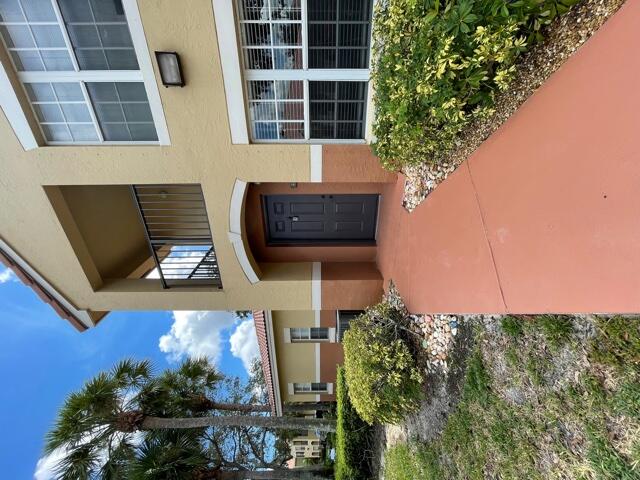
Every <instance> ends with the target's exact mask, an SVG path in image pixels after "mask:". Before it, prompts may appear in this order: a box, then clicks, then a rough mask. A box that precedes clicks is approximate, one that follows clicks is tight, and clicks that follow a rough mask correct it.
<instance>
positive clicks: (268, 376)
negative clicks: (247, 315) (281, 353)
mask: <svg viewBox="0 0 640 480" xmlns="http://www.w3.org/2000/svg"><path fill="white" fill-rule="evenodd" d="M253 323H254V324H255V326H256V335H257V337H258V347H259V348H260V360H261V363H262V371H263V372H264V380H265V383H266V384H267V394H268V396H269V405H271V414H272V415H276V386H275V383H274V381H273V372H272V371H271V358H270V356H269V341H268V339H267V320H266V317H265V314H264V310H254V311H253Z"/></svg>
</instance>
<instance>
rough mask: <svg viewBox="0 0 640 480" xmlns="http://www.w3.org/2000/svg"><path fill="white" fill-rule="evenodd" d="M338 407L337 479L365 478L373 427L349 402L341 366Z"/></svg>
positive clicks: (336, 435)
mask: <svg viewBox="0 0 640 480" xmlns="http://www.w3.org/2000/svg"><path fill="white" fill-rule="evenodd" d="M336 403H337V407H338V413H337V417H338V420H337V424H336V434H335V447H336V460H335V469H334V474H335V478H336V480H360V479H362V480H364V479H368V478H370V474H371V465H370V459H369V458H367V457H366V456H365V455H364V452H366V451H368V450H370V443H371V433H372V432H371V427H370V426H369V425H367V424H366V423H365V422H363V421H362V419H361V418H360V417H359V416H358V414H357V413H356V411H355V409H354V408H353V406H352V405H351V402H350V401H349V391H348V388H347V381H346V378H345V373H344V368H342V367H338V372H337V379H336Z"/></svg>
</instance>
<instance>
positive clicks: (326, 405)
mask: <svg viewBox="0 0 640 480" xmlns="http://www.w3.org/2000/svg"><path fill="white" fill-rule="evenodd" d="M330 409H331V402H316V403H303V402H300V403H287V404H285V405H284V407H283V410H284V411H285V412H307V411H311V410H316V411H322V412H328V411H329V410H330Z"/></svg>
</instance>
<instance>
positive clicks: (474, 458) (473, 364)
mask: <svg viewBox="0 0 640 480" xmlns="http://www.w3.org/2000/svg"><path fill="white" fill-rule="evenodd" d="M507 318H509V317H507ZM505 320H506V319H505ZM558 320H559V321H558ZM506 324H507V325H506V328H505V324H504V321H503V328H502V330H503V332H504V334H506V335H508V336H509V337H510V338H512V339H514V340H515V342H507V344H506V345H505V344H501V343H500V342H497V343H493V344H490V345H491V346H486V345H488V344H487V342H485V341H484V340H486V339H487V338H488V336H489V335H496V333H490V332H488V331H484V330H481V331H480V332H479V333H478V335H479V336H480V338H479V341H478V342H476V347H475V350H474V351H473V352H472V354H471V355H470V356H469V357H468V358H467V367H466V374H465V385H464V388H463V394H462V398H461V400H460V402H459V403H458V405H457V407H456V409H455V410H454V412H453V413H452V414H451V415H450V416H449V418H448V419H447V423H446V425H445V427H444V430H443V431H442V432H441V434H440V435H439V436H438V437H437V438H436V439H435V440H433V441H431V442H429V443H423V444H419V443H410V444H408V445H398V446H396V447H394V448H392V449H390V450H389V451H388V452H387V454H386V457H385V465H386V467H385V478H386V479H388V480H395V479H409V478H420V479H440V478H451V479H469V480H475V479H477V480H480V479H485V478H502V479H511V478H527V479H546V478H584V479H624V480H637V479H640V440H639V439H638V434H637V432H639V431H640V374H639V373H638V369H637V366H638V362H637V361H638V359H639V358H640V357H639V355H640V341H639V340H640V332H639V331H638V325H639V324H638V320H629V319H624V320H622V319H620V318H618V317H614V318H607V319H604V318H602V319H600V318H599V319H597V321H596V329H597V333H596V337H595V338H593V339H592V340H591V341H589V342H588V343H587V342H584V341H582V340H580V339H579V338H577V337H576V336H575V335H574V333H573V332H574V329H573V322H572V321H571V319H570V317H556V316H540V317H536V318H534V319H531V321H524V322H523V321H522V320H520V319H518V318H512V319H511V320H507V322H506ZM497 335H500V334H499V333H498V334H497ZM483 336H484V337H483ZM516 342H517V343H516ZM580 342H584V343H580ZM550 343H553V344H554V345H555V346H559V345H565V347H566V348H567V349H569V351H570V352H574V353H575V354H576V355H578V354H580V352H584V351H585V349H586V352H587V353H586V355H587V356H588V357H589V359H590V360H591V361H592V363H589V368H588V369H587V370H580V369H576V372H577V374H576V375H573V374H571V375H569V376H568V377H567V378H565V379H564V380H562V381H558V376H557V375H558V372H557V366H556V365H555V363H554V361H555V359H556V357H555V356H556V355H559V352H558V349H557V348H551V349H548V348H545V345H548V344H550ZM483 345H484V346H483ZM500 345H501V346H500ZM516 345H517V346H518V347H520V348H516ZM497 348H500V349H501V350H500V351H496V349H497ZM483 349H487V350H483ZM571 349H573V350H571ZM563 352H564V350H563ZM582 355H583V356H584V355H585V354H584V353H582ZM500 356H505V357H509V359H508V361H506V362H504V361H503V362H499V361H498V360H499V357H500ZM492 361H498V364H500V365H502V367H501V368H503V369H504V368H507V369H508V371H507V372H505V371H504V370H497V371H496V372H500V373H499V375H498V377H499V378H496V377H494V376H493V375H494V373H492V372H494V370H492V369H491V368H490V367H491V365H492V364H489V363H487V362H492ZM505 365H506V367H505ZM603 367H604V368H605V369H606V375H605V373H603V372H604V371H603ZM525 377H529V378H530V379H531V382H530V384H527V385H526V386H522V385H520V384H519V383H518V379H520V378H525ZM523 388H524V389H525V390H522V389H523ZM509 389H520V391H521V394H520V395H519V396H518V402H517V403H516V402H514V401H511V400H510V397H509V395H507V394H506V392H507V390H509Z"/></svg>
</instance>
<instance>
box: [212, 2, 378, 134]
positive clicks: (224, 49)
mask: <svg viewBox="0 0 640 480" xmlns="http://www.w3.org/2000/svg"><path fill="white" fill-rule="evenodd" d="M376 1H377V0H372V11H373V8H374V7H375V3H376ZM212 5H213V11H214V17H215V24H216V33H217V40H218V48H219V51H220V59H221V64H222V73H223V80H224V87H225V95H226V99H227V115H228V118H229V126H230V129H231V142H232V143H233V144H249V143H283V144H287V143H293V144H315V145H321V144H365V143H367V142H368V141H369V140H371V138H372V135H371V131H372V124H373V85H372V82H371V79H370V76H371V75H370V74H371V56H372V55H371V54H370V55H369V66H368V68H364V69H309V68H308V48H307V42H308V34H307V21H306V18H307V0H301V9H302V16H301V19H302V20H301V23H302V69H297V70H275V69H272V70H251V69H244V68H243V65H242V62H243V61H244V60H243V59H241V58H240V57H241V56H242V53H243V50H244V47H243V46H242V45H241V42H240V36H239V26H240V24H241V20H240V15H239V13H238V12H237V10H236V0H212ZM290 23H298V22H295V21H292V22H290ZM370 30H371V33H370V36H371V35H372V32H373V22H372V27H371V29H370ZM371 45H372V39H370V47H369V49H370V50H371ZM254 80H258V81H259V80H275V81H278V80H302V81H303V85H304V98H303V100H302V101H303V102H304V120H302V121H300V123H304V130H305V138H304V139H253V138H251V137H252V134H251V131H252V128H251V120H250V118H249V109H248V105H249V98H248V88H247V84H248V82H249V81H254ZM309 81H335V82H344V81H357V82H367V96H366V99H365V112H364V119H363V136H364V138H356V139H331V138H311V136H310V133H311V132H310V112H309V110H310V108H309V102H310V99H309Z"/></svg>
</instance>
